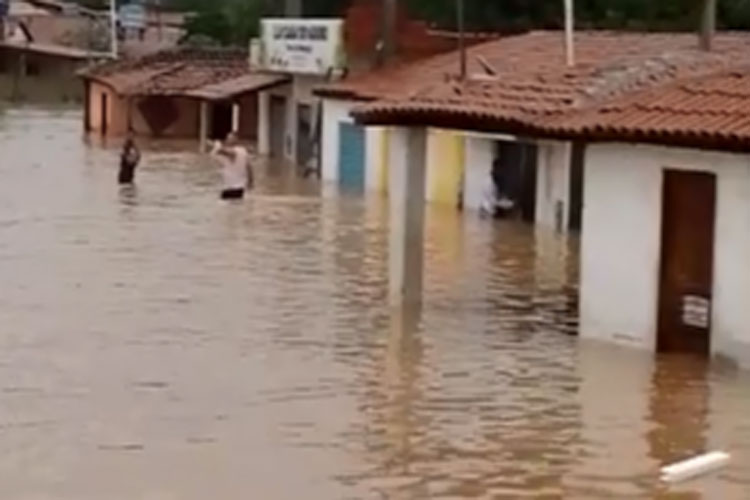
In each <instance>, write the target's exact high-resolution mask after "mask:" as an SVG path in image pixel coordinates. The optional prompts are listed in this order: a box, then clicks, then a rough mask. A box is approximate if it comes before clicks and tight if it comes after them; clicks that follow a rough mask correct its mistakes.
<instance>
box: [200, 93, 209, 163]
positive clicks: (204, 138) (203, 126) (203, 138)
mask: <svg viewBox="0 0 750 500" xmlns="http://www.w3.org/2000/svg"><path fill="white" fill-rule="evenodd" d="M199 128H200V132H199V140H200V148H201V151H205V150H206V144H207V143H208V102H207V101H201V104H200V119H199Z"/></svg>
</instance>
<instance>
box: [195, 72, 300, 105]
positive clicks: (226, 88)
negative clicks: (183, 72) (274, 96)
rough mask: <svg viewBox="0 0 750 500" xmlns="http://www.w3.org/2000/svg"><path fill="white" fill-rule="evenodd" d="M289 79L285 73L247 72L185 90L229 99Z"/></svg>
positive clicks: (200, 95) (205, 95)
mask: <svg viewBox="0 0 750 500" xmlns="http://www.w3.org/2000/svg"><path fill="white" fill-rule="evenodd" d="M289 81H290V77H289V76H287V75H279V74H273V73H248V74H245V75H241V76H238V77H236V78H232V79H230V80H224V81H220V82H216V83H212V84H209V85H205V86H203V87H199V88H195V89H192V90H190V91H188V92H187V95H189V96H191V97H198V98H201V99H208V100H221V99H229V98H231V97H234V96H236V95H240V94H244V93H246V92H253V91H256V90H263V89H266V88H269V87H274V86H276V85H281V84H283V83H287V82H289Z"/></svg>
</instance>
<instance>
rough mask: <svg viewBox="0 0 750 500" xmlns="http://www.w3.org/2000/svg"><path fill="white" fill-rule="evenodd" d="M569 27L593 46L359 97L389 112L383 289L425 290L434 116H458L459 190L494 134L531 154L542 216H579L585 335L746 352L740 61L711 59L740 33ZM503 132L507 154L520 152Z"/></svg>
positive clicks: (385, 122)
mask: <svg viewBox="0 0 750 500" xmlns="http://www.w3.org/2000/svg"><path fill="white" fill-rule="evenodd" d="M526 37H532V38H533V37H534V34H532V35H526ZM520 38H521V39H523V38H525V37H520ZM577 40H578V43H579V46H580V45H581V44H584V43H585V44H588V47H587V50H586V51H581V53H582V54H585V55H586V57H588V58H591V60H585V61H584V60H581V58H579V65H578V66H574V67H570V68H565V67H564V66H557V67H555V65H550V66H548V67H543V66H541V67H540V66H535V67H534V69H530V70H529V72H528V73H523V72H522V71H520V70H519V71H516V72H515V73H514V76H513V78H511V77H508V78H507V79H503V78H494V77H493V78H469V79H466V80H463V81H451V80H448V81H446V82H444V83H441V84H436V85H432V86H427V87H425V88H422V89H421V90H417V91H413V92H411V93H410V94H408V95H406V96H403V97H401V98H391V99H384V100H381V101H378V102H375V103H370V104H367V105H366V106H362V107H359V108H357V109H356V110H355V111H354V115H355V118H356V120H357V122H358V123H360V124H366V125H367V126H379V127H383V126H389V127H391V129H390V130H391V132H390V146H389V149H388V153H389V154H388V164H389V166H390V170H391V171H390V175H389V178H390V195H391V252H392V256H391V298H392V301H393V302H394V304H396V303H400V302H402V301H409V300H415V299H416V298H417V297H419V293H418V291H419V290H420V287H421V280H422V277H421V272H422V270H421V257H420V255H421V251H422V248H421V244H422V240H421V234H422V232H423V228H422V223H423V214H422V209H421V208H419V206H418V205H420V204H421V203H424V199H425V196H424V194H425V184H427V183H428V182H427V181H426V179H428V178H429V174H428V170H427V169H428V167H426V166H425V165H426V163H428V161H427V158H428V156H429V154H430V147H429V145H428V137H429V134H430V133H431V132H430V130H431V128H432V127H442V128H445V129H449V130H465V131H466V132H464V133H463V137H464V146H463V147H464V148H465V149H464V151H465V158H469V161H468V162H467V164H466V168H465V175H464V176H463V179H464V182H465V185H466V186H469V189H467V190H466V193H467V195H466V198H467V202H466V203H467V205H471V203H472V202H471V200H470V199H469V198H470V197H471V196H473V193H476V192H477V190H478V188H476V187H473V186H478V185H481V184H482V181H481V178H482V173H481V172H482V169H483V167H482V166H481V165H483V164H486V163H487V161H488V159H489V158H490V157H491V156H492V152H493V146H492V141H493V140H495V139H497V138H504V139H507V141H512V140H514V141H517V143H523V144H527V146H526V155H527V157H531V158H534V159H535V168H534V171H535V172H536V174H535V177H536V182H535V184H536V186H535V191H534V192H535V193H536V203H535V207H536V213H535V218H536V220H537V222H544V223H545V225H548V226H551V227H557V228H558V229H561V228H564V227H568V225H570V224H571V221H574V220H575V219H576V218H578V217H580V218H582V222H583V225H582V236H581V246H582V253H581V263H580V266H581V283H580V294H581V297H580V299H581V300H580V303H581V310H580V315H581V318H580V320H581V321H580V334H581V336H582V337H587V338H595V339H601V340H605V341H607V342H613V343H618V344H627V345H630V346H635V347H639V348H644V349H649V350H653V351H659V352H690V353H697V354H699V355H703V356H708V355H710V354H714V355H720V356H724V357H727V358H730V359H733V360H735V361H737V362H739V363H741V364H743V365H746V366H750V326H748V325H750V308H747V307H744V305H743V300H744V298H745V297H748V296H750V271H747V270H746V269H745V268H746V266H745V265H744V261H743V260H742V258H743V257H744V256H745V255H748V254H750V253H749V252H750V224H748V223H747V220H748V219H749V217H748V216H750V156H748V155H747V154H744V153H741V152H737V151H747V149H748V146H747V144H750V142H749V141H750V111H746V110H747V109H748V108H747V107H746V102H747V100H748V98H750V77H746V76H745V74H744V73H731V74H717V72H719V71H722V70H723V68H727V67H731V65H732V64H733V63H734V62H735V61H737V60H742V58H741V56H742V54H743V53H745V52H746V51H747V50H748V49H750V37H749V36H747V35H745V34H725V35H719V36H718V37H717V41H718V40H721V44H718V43H717V46H719V47H721V51H717V52H703V51H699V50H696V49H695V47H696V45H697V42H696V40H695V39H694V38H693V37H690V36H686V35H674V34H669V35H667V34H632V33H627V34H612V33H582V34H579V35H577ZM535 41H536V42H539V40H538V39H537V40H535ZM495 43H501V42H495ZM613 46H614V47H624V48H622V49H621V50H622V51H623V52H621V53H618V52H617V51H616V50H615V51H612V50H611V49H612V47H613ZM480 47H481V46H480ZM534 47H535V50H542V49H540V47H543V45H540V44H538V43H537V44H536V45H535V46H534ZM659 47H661V49H659ZM506 49H507V50H506V54H510V55H511V56H512V55H516V56H518V55H519V53H524V50H521V49H522V48H519V47H515V49H514V48H513V47H506ZM558 50H559V48H558ZM598 50H601V52H600V53H597V51H598ZM660 50H667V52H663V53H662V52H659V51H660ZM649 51H653V54H650V53H649ZM542 52H543V50H542ZM533 53H534V52H533V51H532V52H531V53H527V56H528V57H529V58H531V57H532V55H531V54H533ZM509 57H510V56H509ZM484 63H485V64H486V65H493V64H497V65H498V66H499V64H500V63H499V62H494V61H489V60H487V59H485V61H484ZM584 63H585V64H584ZM506 64H509V63H508V62H507V61H506ZM675 75H679V76H678V77H676V76H675ZM706 75H713V76H706ZM571 82H572V83H571ZM471 131H484V133H485V134H486V135H482V133H481V132H471ZM498 134H506V135H498ZM507 144H508V142H505V146H504V147H505V150H504V149H502V148H501V149H500V154H499V157H500V159H501V160H502V158H503V151H505V155H506V156H507V155H513V154H517V153H514V152H513V151H514V148H512V147H508V145H507ZM529 144H530V145H531V147H529V146H528V145H529ZM515 149H516V151H517V150H518V148H515ZM534 150H535V151H536V154H533V153H531V154H529V153H530V152H533V151H534ZM520 163H524V162H520ZM576 200H582V203H578V202H576ZM576 205H577V207H576ZM576 211H577V213H576ZM550 222H552V223H551V224H550Z"/></svg>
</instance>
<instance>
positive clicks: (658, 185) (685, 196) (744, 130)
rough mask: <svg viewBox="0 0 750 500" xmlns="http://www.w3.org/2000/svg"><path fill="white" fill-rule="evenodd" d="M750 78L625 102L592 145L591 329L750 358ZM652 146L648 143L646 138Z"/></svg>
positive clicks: (586, 220)
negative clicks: (749, 106)
mask: <svg viewBox="0 0 750 500" xmlns="http://www.w3.org/2000/svg"><path fill="white" fill-rule="evenodd" d="M749 97H750V75H748V74H746V73H744V72H735V73H723V74H718V75H715V76H709V77H703V78H699V79H695V80H691V81H686V82H683V83H680V84H674V85H671V86H667V87H665V88H661V89H656V90H653V91H650V92H648V93H647V94H644V95H640V96H638V97H637V100H631V101H624V102H615V103H613V104H612V105H611V106H610V105H608V106H607V107H606V108H603V109H601V110H599V111H598V112H596V113H591V114H589V115H587V116H584V117H582V118H580V119H577V120H575V121H573V122H572V123H569V124H565V125H563V126H561V127H559V129H558V130H560V131H564V132H569V133H572V134H574V135H578V136H582V137H583V136H585V137H588V138H590V139H591V138H593V139H596V140H597V141H602V142H599V143H597V144H592V145H590V146H589V147H588V148H587V151H586V160H585V179H586V180H585V183H584V192H585V202H584V206H585V210H584V217H583V227H584V230H583V236H582V242H581V245H582V255H581V336H583V337H589V338H595V339H602V340H605V341H608V342H615V343H618V344H625V345H630V346H635V347H639V348H643V349H649V350H658V351H663V352H674V351H678V352H683V351H687V352H696V353H699V354H702V355H708V354H714V355H719V356H722V357H726V358H729V359H732V360H734V361H736V362H738V363H740V364H742V365H744V366H750V308H748V307H747V305H746V304H745V300H746V298H747V297H750V268H748V266H747V265H746V263H745V260H746V258H747V255H750V223H749V221H750V155H748V154H747V153H746V152H745V151H747V144H748V140H750V112H748V111H747V109H746V108H744V107H743V106H744V103H745V102H747V99H748V98H749ZM646 143H648V144H646Z"/></svg>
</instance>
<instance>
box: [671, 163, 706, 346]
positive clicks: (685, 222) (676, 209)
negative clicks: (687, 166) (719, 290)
mask: <svg viewBox="0 0 750 500" xmlns="http://www.w3.org/2000/svg"><path fill="white" fill-rule="evenodd" d="M662 196H663V199H662V236H661V272H660V278H659V312H658V315H659V319H658V335H657V349H658V351H659V352H682V353H693V354H699V355H701V356H708V355H709V354H710V349H711V309H712V307H711V303H712V298H713V296H712V291H713V263H714V262H713V260H714V231H715V223H716V177H715V176H714V175H713V174H708V173H702V172H685V171H679V170H665V171H664V186H663V195H662Z"/></svg>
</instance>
